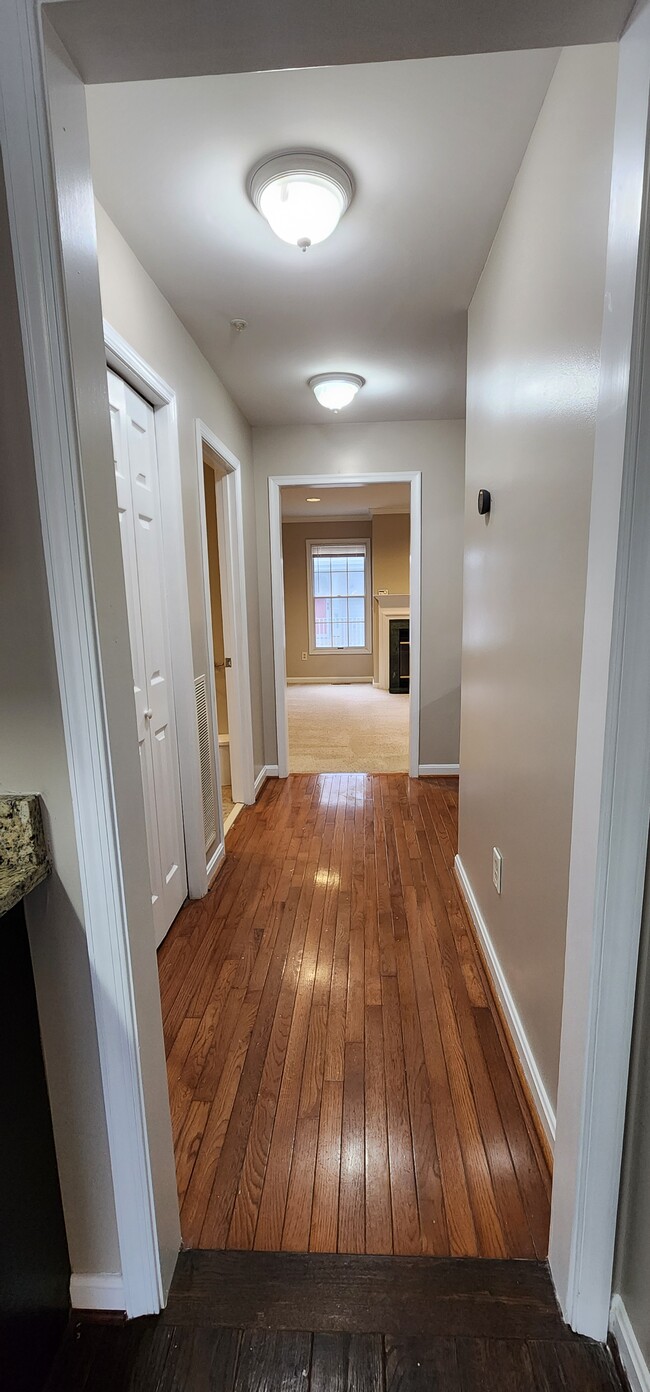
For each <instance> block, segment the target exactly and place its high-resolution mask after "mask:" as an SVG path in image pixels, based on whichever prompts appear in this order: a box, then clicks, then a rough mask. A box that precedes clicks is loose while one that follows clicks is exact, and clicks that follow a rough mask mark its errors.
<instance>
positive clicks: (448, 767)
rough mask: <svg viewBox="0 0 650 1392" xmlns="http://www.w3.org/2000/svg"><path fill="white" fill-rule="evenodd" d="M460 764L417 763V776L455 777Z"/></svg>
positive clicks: (458, 771)
mask: <svg viewBox="0 0 650 1392" xmlns="http://www.w3.org/2000/svg"><path fill="white" fill-rule="evenodd" d="M459 773H460V764H418V778H457V777H458V774H459Z"/></svg>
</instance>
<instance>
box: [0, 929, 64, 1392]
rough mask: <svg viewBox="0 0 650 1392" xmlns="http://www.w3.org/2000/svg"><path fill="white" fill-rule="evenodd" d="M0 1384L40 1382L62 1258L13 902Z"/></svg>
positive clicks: (26, 971) (56, 1319)
mask: <svg viewBox="0 0 650 1392" xmlns="http://www.w3.org/2000/svg"><path fill="white" fill-rule="evenodd" d="M0 933H1V934H2V939H1V941H2V969H1V970H0V1116H1V1118H2V1120H1V1124H0V1385H1V1386H2V1387H3V1388H7V1392H9V1389H11V1392H39V1389H40V1388H42V1386H43V1384H44V1382H45V1379H46V1377H47V1374H48V1371H49V1368H50V1365H51V1362H52V1359H53V1357H54V1353H55V1351H56V1348H57V1346H58V1344H59V1342H60V1339H61V1336H62V1333H63V1329H64V1327H65V1324H66V1322H67V1318H68V1308H69V1286H70V1266H69V1262H68V1247H67V1242H66V1235H65V1227H64V1222H63V1209H62V1206H61V1193H60V1189H59V1176H58V1171H57V1166H56V1157H55V1153H54V1140H53V1136H52V1121H51V1117H50V1105H49V1098H48V1094H47V1087H46V1083H45V1069H44V1066H43V1056H42V1053H41V1039H40V1032H39V1024H38V1014H37V1011H36V993H35V989H34V978H33V974H32V963H31V956H30V951H29V942H28V938H27V928H26V925H25V914H24V911H23V906H22V903H19V904H17V905H16V907H15V908H13V909H10V910H9V912H8V913H6V914H5V915H4V916H3V917H2V918H0Z"/></svg>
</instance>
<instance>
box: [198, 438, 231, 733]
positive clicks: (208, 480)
mask: <svg viewBox="0 0 650 1392" xmlns="http://www.w3.org/2000/svg"><path fill="white" fill-rule="evenodd" d="M216 482H217V480H216V475H215V472H214V469H212V468H211V467H210V465H209V464H206V463H205V462H204V464H203V487H204V490H205V524H206V532H207V538H208V566H209V571H210V609H211V611H212V650H213V654H214V662H215V667H214V686H215V691H216V695H217V727H218V730H219V734H220V735H227V734H228V694H227V691H226V671H225V667H224V658H225V652H226V650H225V647H224V641H223V606H222V603H221V575H220V572H219V532H218V528H217V491H216Z"/></svg>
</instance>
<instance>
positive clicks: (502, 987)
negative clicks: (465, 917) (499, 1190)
mask: <svg viewBox="0 0 650 1392" xmlns="http://www.w3.org/2000/svg"><path fill="white" fill-rule="evenodd" d="M454 867H455V870H456V878H457V880H458V883H459V885H460V888H461V892H462V895H463V898H464V900H465V903H466V905H467V909H468V912H469V916H470V918H471V920H472V923H473V924H474V927H475V929H476V933H477V935H478V938H479V941H480V944H481V947H482V948H483V952H484V955H485V959H486V962H487V965H488V967H489V970H490V975H491V978H492V984H493V986H494V989H495V991H496V994H497V996H498V998H499V1001H500V1003H501V1006H502V1009H503V1013H504V1015H505V1017H506V1020H507V1022H508V1026H509V1029H510V1033H511V1035H512V1038H513V1040H514V1044H515V1048H516V1050H517V1053H518V1055H519V1061H520V1063H521V1066H522V1068H523V1071H524V1075H525V1077H526V1081H527V1083H528V1086H529V1088H530V1091H531V1093H532V1098H533V1102H534V1103H535V1107H536V1108H537V1113H538V1116H539V1119H540V1121H541V1123H542V1126H543V1127H544V1132H545V1135H546V1138H547V1140H548V1143H549V1145H550V1146H551V1148H553V1146H554V1144H555V1112H554V1111H553V1108H552V1106H551V1102H550V1099H549V1096H548V1093H547V1091H546V1088H545V1087H544V1083H543V1081H542V1075H541V1073H540V1071H539V1068H538V1067H537V1063H536V1062H535V1055H534V1054H533V1051H532V1049H531V1047H530V1044H529V1043H528V1039H527V1037H526V1032H525V1030H524V1027H523V1024H522V1022H521V1019H520V1016H519V1012H518V1010H517V1007H516V1005H515V1002H514V998H513V996H512V993H511V990H510V987H509V985H508V982H507V980H506V976H505V972H504V970H503V967H502V966H501V963H500V961H499V958H498V956H497V953H496V948H495V946H494V943H493V942H492V939H491V937H490V934H489V932H488V927H487V923H486V922H485V919H484V918H483V915H482V913H481V910H480V908H479V906H478V902H477V899H476V896H475V894H474V891H473V889H472V886H471V884H470V882H469V880H468V878H467V874H466V872H465V867H464V865H463V862H462V860H461V858H460V856H456V859H455V862H454Z"/></svg>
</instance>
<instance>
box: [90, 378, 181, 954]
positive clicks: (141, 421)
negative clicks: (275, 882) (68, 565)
mask: <svg viewBox="0 0 650 1392" xmlns="http://www.w3.org/2000/svg"><path fill="white" fill-rule="evenodd" d="M108 398H109V403H110V411H111V431H112V436H113V454H114V458H115V479H116V485H117V507H118V512H119V518H120V534H121V537H122V557H123V561H124V578H125V583H126V600H127V609H128V617H129V633H130V637H131V660H132V663H133V691H134V698H135V712H136V721H137V727H138V747H139V750H140V769H141V773H142V787H143V791H144V807H145V817H146V822H147V845H148V849H149V872H150V876H151V902H152V905H153V914H154V924H155V931H156V946H158V945H159V944H160V943H161V942H162V940H163V938H164V936H165V933H166V932H167V930H168V928H169V927H170V925H171V923H172V922H173V920H174V918H175V917H176V914H177V913H178V910H179V909H180V907H181V904H182V903H183V901H184V899H185V898H186V896H187V872H186V867H185V845H184V839H183V818H182V806H181V789H180V772H179V766H178V750H177V747H176V727H175V720H174V694H173V683H172V674H171V663H170V657H169V634H168V629H167V612H166V606H165V585H164V554H163V546H162V529H161V516H160V497H159V491H158V464H157V457H156V437H155V430H154V413H153V410H152V408H151V406H149V405H148V403H147V402H146V401H143V399H142V397H140V396H138V394H137V392H135V391H133V389H132V388H131V387H129V386H127V384H126V382H123V381H122V379H121V377H117V376H116V375H115V373H114V372H110V371H109V373H108Z"/></svg>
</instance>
